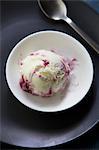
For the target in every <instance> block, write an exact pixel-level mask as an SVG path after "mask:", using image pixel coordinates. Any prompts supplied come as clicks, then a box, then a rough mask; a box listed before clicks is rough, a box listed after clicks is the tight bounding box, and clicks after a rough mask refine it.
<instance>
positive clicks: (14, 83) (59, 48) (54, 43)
mask: <svg viewBox="0 0 99 150" xmlns="http://www.w3.org/2000/svg"><path fill="white" fill-rule="evenodd" d="M39 49H46V50H52V49H54V50H56V52H57V53H58V54H60V55H63V56H64V57H65V58H67V57H68V58H70V59H72V58H76V59H77V65H76V66H75V69H74V71H73V73H72V75H71V79H70V83H69V85H68V87H67V89H65V90H64V92H63V93H58V94H56V95H54V96H52V97H40V96H34V95H31V94H29V93H27V92H24V91H23V90H22V89H21V88H20V85H19V79H20V71H19V69H20V67H19V61H20V59H24V58H25V57H26V56H27V55H28V54H30V53H31V52H33V51H36V50H39ZM6 78H7V82H8V85H9V88H10V89H11V91H12V93H13V95H14V96H15V97H16V98H17V99H18V100H19V101H20V102H21V103H23V104H24V105H26V106H28V107H29V108H31V109H34V110H38V111H43V112H56V111H62V110H65V109H68V108H70V107H72V106H74V105H75V104H77V103H78V102H80V101H81V100H82V99H83V98H84V96H85V95H86V93H87V92H88V90H89V88H90V86H91V83H92V80H93V64H92V60H91V58H90V56H89V54H88V52H87V51H86V49H85V48H84V47H83V46H82V45H81V44H80V43H79V42H78V41H77V40H76V39H74V38H73V37H71V36H69V35H67V34H65V33H62V32H58V31H41V32H37V33H34V34H31V35H29V36H27V37H25V38H24V39H23V40H21V41H20V42H19V43H18V44H17V45H16V46H15V47H14V48H13V50H12V51H11V53H10V55H9V57H8V60H7V64H6Z"/></svg>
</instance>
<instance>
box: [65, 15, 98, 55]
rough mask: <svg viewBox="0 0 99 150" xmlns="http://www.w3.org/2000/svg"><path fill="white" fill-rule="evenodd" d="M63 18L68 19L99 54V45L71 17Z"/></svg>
mask: <svg viewBox="0 0 99 150" xmlns="http://www.w3.org/2000/svg"><path fill="white" fill-rule="evenodd" d="M63 20H64V21H66V22H67V23H68V24H69V25H70V26H71V27H72V28H73V29H74V30H75V31H76V32H77V33H78V34H79V35H80V36H81V37H82V38H83V39H84V40H85V41H86V42H87V43H88V44H89V45H90V46H91V47H92V48H93V49H94V50H95V51H96V52H97V53H98V54H99V45H98V44H97V43H95V42H94V41H93V40H92V39H91V38H90V37H89V36H88V35H87V34H86V33H84V32H83V31H82V30H81V29H80V28H79V27H78V26H77V25H76V24H75V23H74V22H73V21H72V20H71V19H70V18H68V17H66V18H64V19H63Z"/></svg>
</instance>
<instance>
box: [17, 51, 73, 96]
mask: <svg viewBox="0 0 99 150" xmlns="http://www.w3.org/2000/svg"><path fill="white" fill-rule="evenodd" d="M68 62H69V61H66V60H65V59H64V58H63V57H62V56H60V55H58V54H56V53H54V52H52V51H47V50H38V51H35V52H33V53H31V54H30V55H28V56H27V57H26V58H25V59H24V60H22V62H21V64H20V68H21V69H20V72H21V79H20V86H21V88H22V89H23V90H24V91H26V92H29V93H31V94H34V95H40V96H52V95H53V94H54V93H57V92H58V91H60V90H62V89H64V88H65V86H66V83H67V80H68V79H69V74H70V71H71V65H70V64H71V63H68Z"/></svg>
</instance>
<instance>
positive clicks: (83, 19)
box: [1, 1, 99, 149]
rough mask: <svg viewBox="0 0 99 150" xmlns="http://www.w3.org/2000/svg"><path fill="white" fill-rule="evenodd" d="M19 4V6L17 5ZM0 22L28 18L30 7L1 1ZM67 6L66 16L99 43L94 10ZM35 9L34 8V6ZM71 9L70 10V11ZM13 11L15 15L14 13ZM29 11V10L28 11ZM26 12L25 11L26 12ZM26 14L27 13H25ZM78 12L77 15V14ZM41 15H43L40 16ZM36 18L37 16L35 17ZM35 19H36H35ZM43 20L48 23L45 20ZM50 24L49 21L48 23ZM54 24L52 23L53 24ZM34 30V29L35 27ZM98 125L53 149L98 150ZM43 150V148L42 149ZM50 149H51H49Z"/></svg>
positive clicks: (79, 5)
mask: <svg viewBox="0 0 99 150" xmlns="http://www.w3.org/2000/svg"><path fill="white" fill-rule="evenodd" d="M19 3H20V5H19ZM1 4H2V5H1V6H2V7H1V21H2V24H1V25H2V26H1V27H2V29H3V28H4V27H6V26H7V25H9V24H10V23H11V22H12V21H13V22H14V21H15V20H17V19H19V16H20V15H23V18H25V17H27V16H28V17H29V13H31V12H32V11H33V10H32V6H30V5H31V3H30V4H29V3H28V2H27V1H20V2H19V1H15V2H12V1H2V3H1ZM67 4H68V5H67V6H68V16H70V17H71V18H72V19H73V20H75V23H76V24H77V25H78V26H79V27H80V28H82V29H83V30H84V31H85V32H86V33H87V34H88V35H89V36H91V38H93V40H95V41H96V42H97V43H99V16H98V13H96V12H95V11H94V10H92V9H91V8H90V7H89V6H87V5H86V4H85V3H83V2H82V1H75V2H73V1H67ZM34 7H35V6H34ZM71 8H72V10H71ZM15 9H16V10H17V13H14V11H15ZM28 9H29V10H28ZM26 10H27V11H26ZM27 12H28V13H27ZM78 12H79V13H78ZM42 15H43V14H42ZM37 17H38V16H37ZM35 19H36V18H35ZM44 19H45V20H47V21H49V20H48V19H47V18H45V16H44ZM49 22H50V21H49ZM53 23H54V22H53ZM35 28H36V27H35ZM67 28H68V33H69V34H70V35H73V36H74V37H76V33H75V34H74V31H73V30H72V29H71V28H69V27H67ZM78 38H79V40H80V42H81V43H82V44H84V45H87V44H86V43H85V42H84V41H83V40H82V39H81V38H80V37H78ZM98 131H99V124H97V125H96V126H95V127H93V128H92V129H91V130H90V131H88V132H87V133H85V134H84V135H83V136H81V137H79V138H77V139H75V140H74V141H71V142H69V143H67V144H63V145H60V146H56V147H53V149H58V148H59V149H62V148H64V149H65V148H67V149H69V148H70V149H73V148H75V149H76V148H87V149H99V132H98ZM1 148H2V149H21V148H20V147H16V146H12V145H9V144H5V143H2V142H1ZM43 149H45V148H43ZM49 149H52V148H49Z"/></svg>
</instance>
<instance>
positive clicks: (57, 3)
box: [38, 0, 99, 54]
mask: <svg viewBox="0 0 99 150" xmlns="http://www.w3.org/2000/svg"><path fill="white" fill-rule="evenodd" d="M38 4H39V6H40V8H41V10H42V11H43V13H44V14H45V15H46V16H47V17H48V18H50V19H53V20H64V21H66V22H67V23H68V24H69V25H70V26H71V27H72V28H73V29H74V30H75V31H76V32H77V33H78V34H79V35H80V36H81V37H82V38H83V39H84V40H85V41H86V42H87V43H88V44H89V45H90V46H91V47H92V48H93V49H94V50H95V51H96V52H97V53H98V54H99V45H98V44H96V43H95V42H94V41H93V40H92V39H91V38H90V37H89V36H88V35H87V34H86V33H84V32H83V31H82V30H81V29H80V28H79V27H77V25H76V24H75V23H74V22H73V21H72V20H71V19H70V18H69V17H67V8H66V5H65V4H64V2H63V1H62V0H38Z"/></svg>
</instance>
